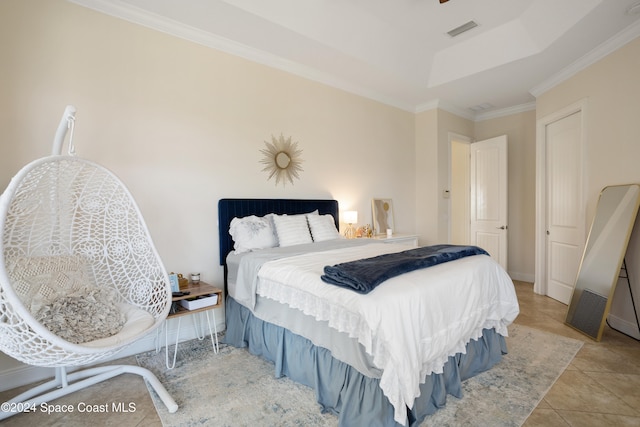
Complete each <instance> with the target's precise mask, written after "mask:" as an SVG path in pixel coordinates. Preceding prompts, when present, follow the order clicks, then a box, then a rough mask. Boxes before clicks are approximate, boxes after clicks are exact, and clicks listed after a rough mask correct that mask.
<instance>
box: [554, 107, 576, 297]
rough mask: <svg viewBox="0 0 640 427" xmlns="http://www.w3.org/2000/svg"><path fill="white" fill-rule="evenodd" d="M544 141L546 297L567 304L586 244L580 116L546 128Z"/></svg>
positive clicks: (555, 122) (567, 118)
mask: <svg viewBox="0 0 640 427" xmlns="http://www.w3.org/2000/svg"><path fill="white" fill-rule="evenodd" d="M545 139H546V183H547V185H546V194H547V195H546V206H547V209H546V225H547V227H546V234H547V243H546V261H547V262H546V265H547V269H546V282H547V295H548V296H550V297H551V298H554V299H556V300H558V301H560V302H563V303H565V304H568V303H569V301H570V300H571V295H572V293H573V287H574V285H575V280H576V275H577V273H578V267H579V266H580V259H581V258H582V251H583V247H584V241H585V223H584V221H585V213H584V209H583V196H582V194H583V188H582V113H581V112H580V111H578V112H574V113H573V114H571V115H569V116H566V117H563V118H561V119H559V120H556V121H554V122H551V123H549V124H547V125H546V127H545Z"/></svg>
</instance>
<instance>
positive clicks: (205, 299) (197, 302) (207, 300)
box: [180, 294, 218, 310]
mask: <svg viewBox="0 0 640 427" xmlns="http://www.w3.org/2000/svg"><path fill="white" fill-rule="evenodd" d="M217 303H218V294H211V295H202V296H199V297H194V298H189V299H183V300H180V304H181V305H182V306H183V307H184V308H186V309H187V310H196V309H198V308H203V307H210V306H212V305H216V304H217Z"/></svg>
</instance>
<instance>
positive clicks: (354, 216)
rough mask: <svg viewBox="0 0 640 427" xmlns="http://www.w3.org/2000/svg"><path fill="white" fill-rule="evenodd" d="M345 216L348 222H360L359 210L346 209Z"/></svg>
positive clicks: (345, 220)
mask: <svg viewBox="0 0 640 427" xmlns="http://www.w3.org/2000/svg"><path fill="white" fill-rule="evenodd" d="M343 218H344V222H346V223H347V224H355V223H356V222H358V211H344V216H343Z"/></svg>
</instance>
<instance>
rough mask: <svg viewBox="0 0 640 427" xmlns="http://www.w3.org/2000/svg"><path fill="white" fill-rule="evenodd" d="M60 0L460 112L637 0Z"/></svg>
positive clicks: (575, 51)
mask: <svg viewBox="0 0 640 427" xmlns="http://www.w3.org/2000/svg"><path fill="white" fill-rule="evenodd" d="M70 1H72V2H74V3H77V4H81V5H84V6H87V7H89V8H92V9H95V10H98V11H101V12H104V13H107V14H110V15H113V16H117V17H120V18H123V19H126V20H129V21H132V22H136V23H139V24H142V25H145V26H148V27H151V28H155V29H157V30H160V31H163V32H166V33H170V34H173V35H176V36H178V37H183V38H186V39H189V40H192V41H195V42H197V43H201V44H204V45H206V46H210V47H212V48H216V49H220V50H223V51H226V52H230V53H233V54H235V55H239V56H242V57H244V58H247V59H250V60H253V61H257V62H260V63H263V64H266V65H269V66H272V67H275V68H279V69H283V70H286V71H288V72H292V73H294V74H298V75H301V76H304V77H307V78H310V79H313V80H316V81H320V82H323V83H326V84H329V85H332V86H335V87H338V88H341V89H344V90H347V91H350V92H353V93H357V94H359V95H362V96H366V97H369V98H372V99H375V100H378V101H381V102H384V103H387V104H390V105H394V106H396V107H399V108H403V109H406V110H409V111H415V112H417V111H422V110H426V109H429V108H433V107H435V106H439V107H441V108H445V109H448V110H450V111H453V112H456V113H458V114H462V115H463V116H465V117H469V118H472V119H473V118H476V119H477V118H478V117H480V116H482V115H484V116H487V115H490V114H492V113H493V114H497V113H499V112H500V111H510V110H514V109H518V108H522V109H526V108H528V107H530V106H531V105H532V103H533V102H534V101H535V98H534V94H535V95H538V94H539V93H542V92H543V91H544V90H545V89H546V88H549V87H552V86H553V85H554V84H556V83H557V82H559V81H561V80H562V79H564V78H566V77H568V76H569V75H571V74H573V73H575V72H576V71H579V70H580V69H581V68H584V67H585V66H586V65H589V63H591V62H593V61H595V60H597V59H599V58H601V57H602V56H604V55H605V54H607V53H609V52H610V51H612V50H614V49H616V48H618V47H620V46H622V45H623V44H624V43H626V42H628V41H630V40H631V39H633V38H635V37H637V36H640V0H449V1H448V2H447V3H444V4H440V3H439V2H438V0H70ZM636 4H637V8H633V7H632V6H634V5H636ZM629 9H632V10H631V11H629ZM470 20H473V21H475V22H476V23H477V24H478V26H477V27H476V28H474V29H472V30H470V31H468V32H466V33H463V34H462V35H460V36H458V37H455V38H451V37H450V36H449V35H448V34H447V32H448V31H449V30H451V29H453V28H455V27H458V26H460V25H462V24H464V23H466V22H468V21H470Z"/></svg>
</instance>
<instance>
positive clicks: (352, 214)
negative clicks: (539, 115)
mask: <svg viewBox="0 0 640 427" xmlns="http://www.w3.org/2000/svg"><path fill="white" fill-rule="evenodd" d="M343 219H344V222H346V223H347V224H348V227H347V229H346V230H345V231H344V237H346V238H347V239H353V238H354V237H355V234H356V230H355V229H354V228H353V224H355V223H357V222H358V211H345V212H344V217H343Z"/></svg>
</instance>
